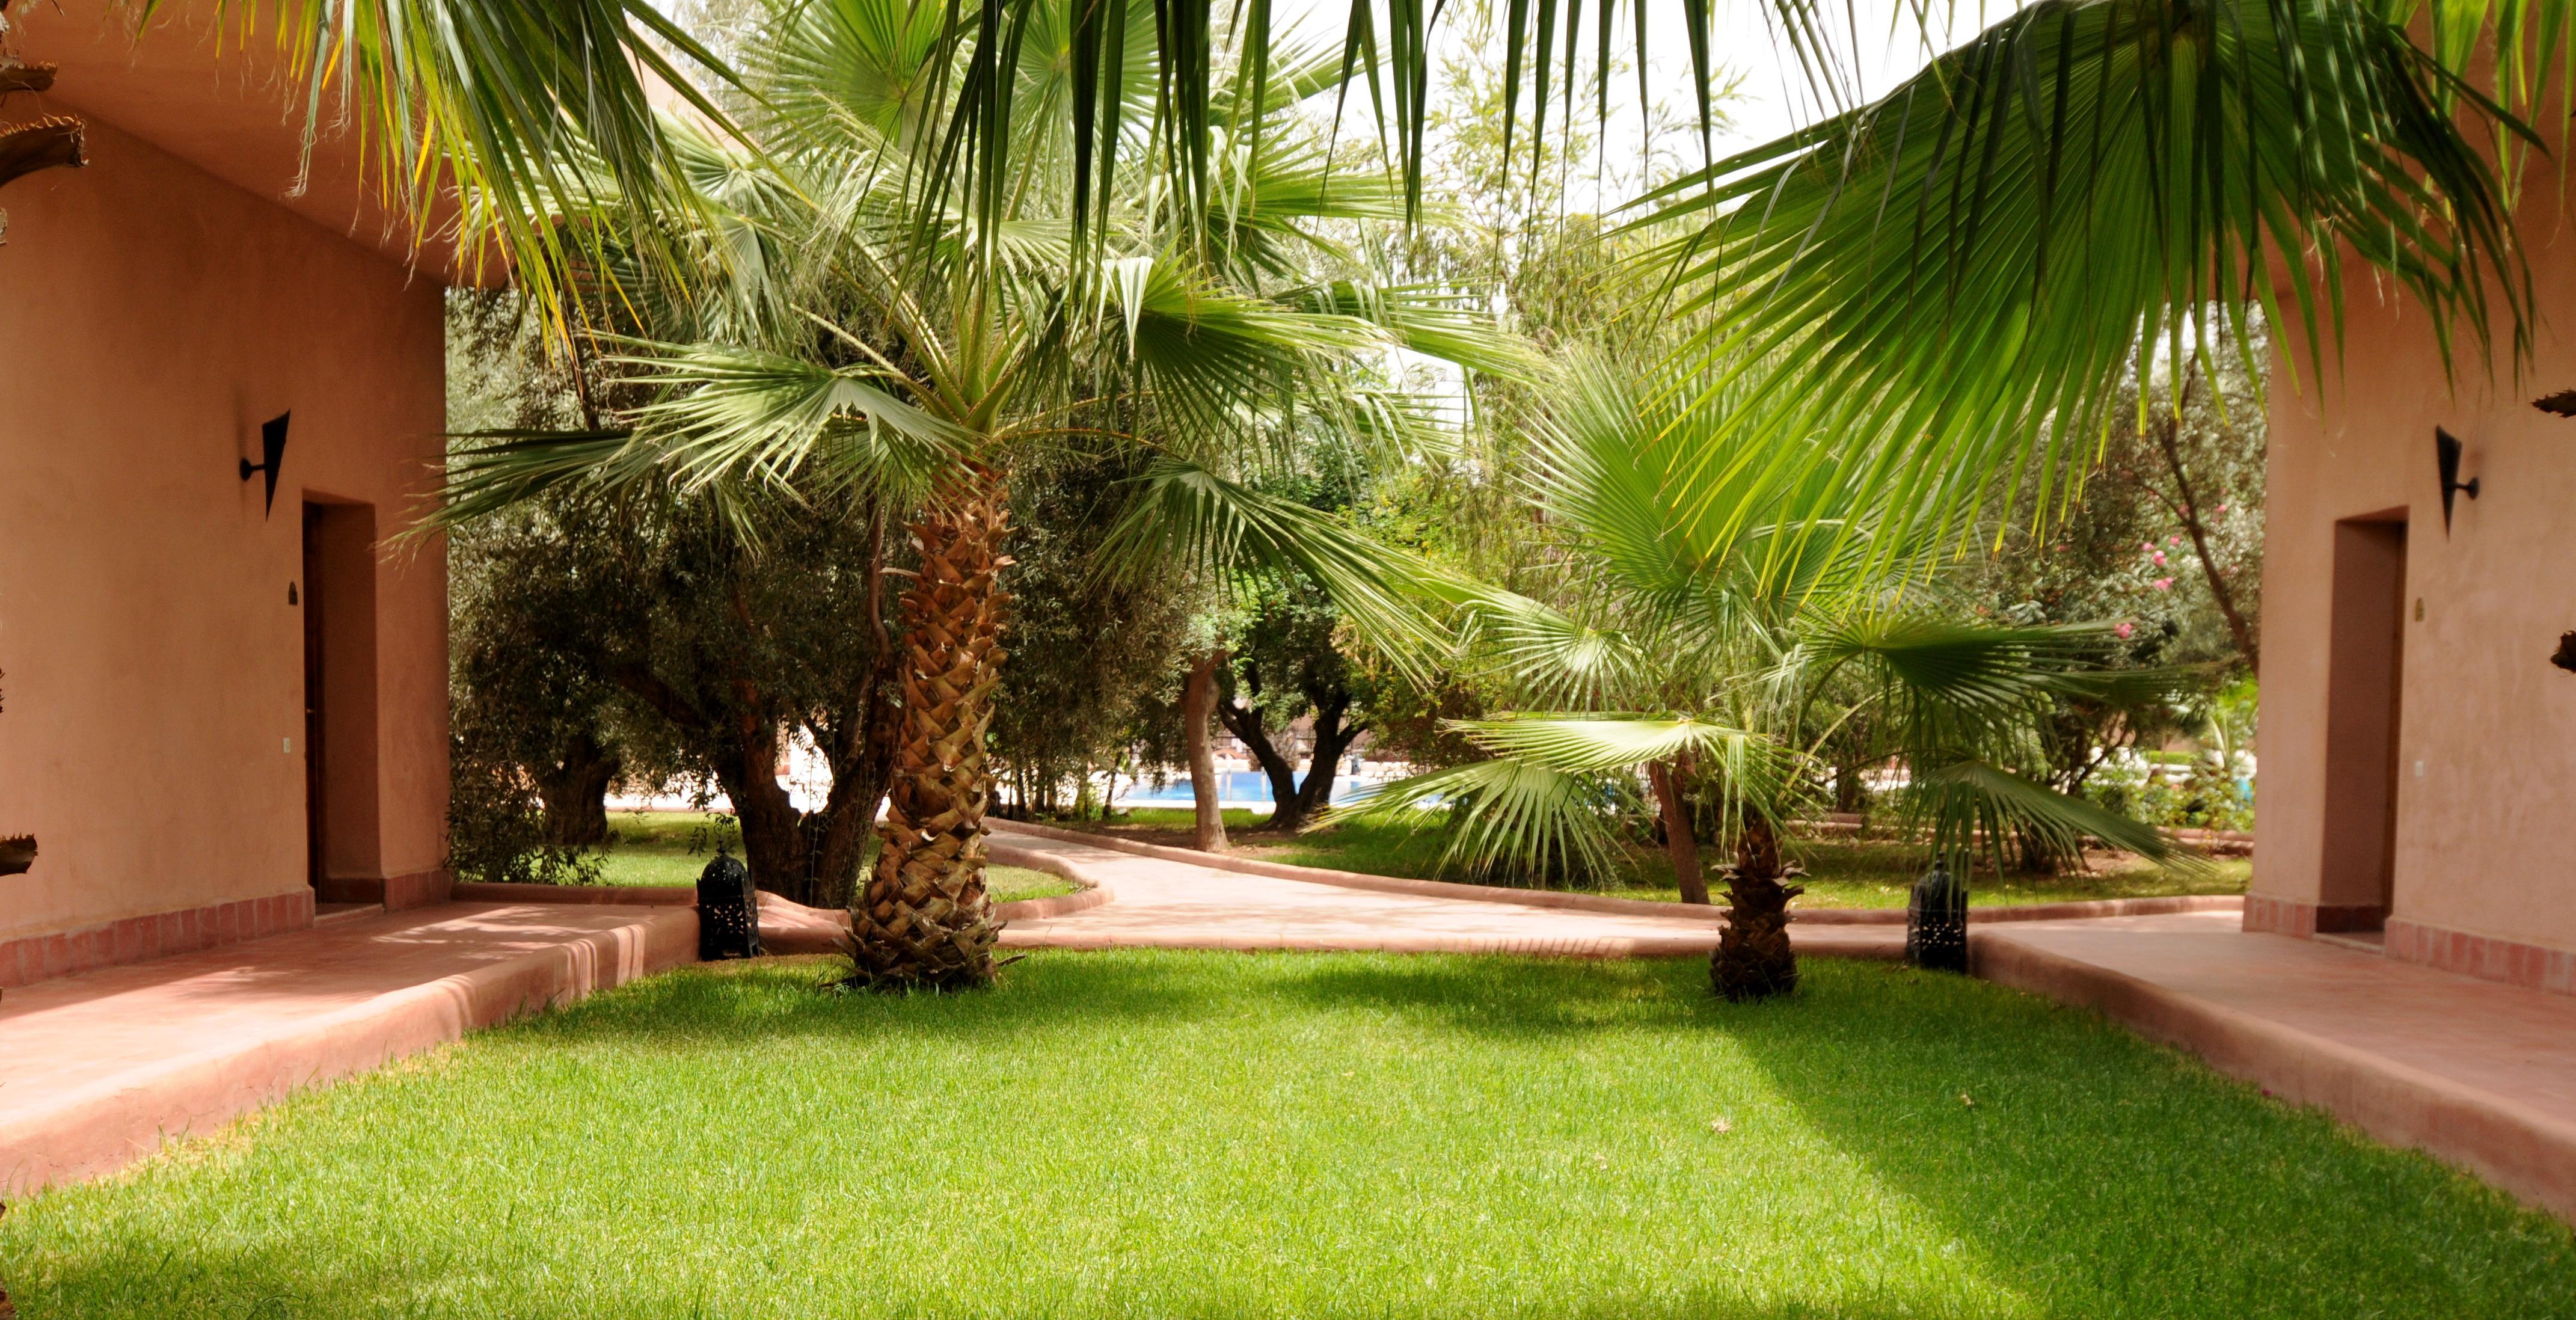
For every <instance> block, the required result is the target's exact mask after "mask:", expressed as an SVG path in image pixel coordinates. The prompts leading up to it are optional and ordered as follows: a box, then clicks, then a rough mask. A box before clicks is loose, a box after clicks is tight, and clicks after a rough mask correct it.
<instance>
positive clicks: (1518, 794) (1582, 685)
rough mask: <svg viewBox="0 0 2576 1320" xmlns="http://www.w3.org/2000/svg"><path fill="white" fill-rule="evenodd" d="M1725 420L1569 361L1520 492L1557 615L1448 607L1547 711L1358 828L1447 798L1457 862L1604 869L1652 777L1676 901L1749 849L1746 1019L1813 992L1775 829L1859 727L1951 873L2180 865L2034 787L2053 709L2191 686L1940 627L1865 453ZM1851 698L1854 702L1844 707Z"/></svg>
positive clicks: (1743, 922) (1705, 396)
mask: <svg viewBox="0 0 2576 1320" xmlns="http://www.w3.org/2000/svg"><path fill="white" fill-rule="evenodd" d="M1730 402H1731V401H1730V400H1729V399H1727V397H1726V396H1725V394H1724V393H1723V392H1722V391H1706V390H1699V389H1693V388H1687V387H1677V386H1676V385H1674V384H1673V383H1671V382H1661V383H1659V384H1656V385H1654V386H1652V387H1645V386H1640V385H1637V384H1634V383H1632V382H1631V381H1630V380H1629V379H1627V378H1626V377H1623V376H1622V375H1621V374H1619V373H1618V372H1617V371H1615V370H1614V369H1612V368H1611V367H1609V366H1607V365H1605V364H1603V363H1600V362H1598V361H1590V362H1583V363H1579V364H1578V365H1577V366H1576V368H1575V369H1574V370H1573V371H1572V372H1571V373H1570V379H1569V382H1568V384H1567V386H1566V388H1565V390H1564V392H1563V397H1562V398H1561V399H1560V401H1559V402H1558V405H1557V406H1556V408H1555V409H1554V410H1553V412H1552V415H1551V416H1550V418H1549V419H1548V421H1547V423H1546V424H1545V425H1543V426H1542V427H1541V428H1540V431H1539V434H1538V436H1537V437H1536V444H1537V449H1538V454H1537V460H1538V461H1537V475H1536V476H1535V477H1534V478H1533V479H1532V481H1531V489H1530V490H1529V492H1528V499H1529V501H1530V503H1531V505H1532V506H1533V508H1532V513H1533V515H1534V517H1535V519H1536V520H1537V521H1538V522H1539V523H1540V524H1541V525H1542V526H1544V527H1546V528H1549V529H1550V530H1551V532H1552V533H1553V535H1554V537H1555V538H1556V540H1555V545H1554V547H1553V548H1554V549H1555V550H1556V552H1557V554H1556V560H1557V562H1558V564H1559V565H1560V568H1559V573H1560V577H1559V580H1558V581H1557V582H1556V583H1555V584H1554V587H1553V589H1552V590H1550V591H1547V592H1545V593H1543V594H1544V595H1546V596H1547V599H1546V600H1540V599H1534V598H1532V597H1530V596H1525V595H1518V594H1513V593H1507V592H1503V591H1499V590H1493V589H1482V588H1474V587H1464V588H1459V589H1457V590H1456V591H1455V597H1456V599H1457V600H1458V601H1459V604H1460V607H1461V609H1462V611H1463V613H1464V614H1465V615H1466V617H1467V620H1468V623H1469V631H1470V634H1471V635H1472V636H1473V637H1474V638H1475V642H1474V644H1473V645H1474V650H1475V652H1476V654H1478V655H1479V656H1480V657H1481V658H1482V660H1483V661H1484V662H1485V663H1488V664H1490V665H1492V666H1494V667H1495V668H1496V669H1497V670H1499V671H1500V672H1501V673H1503V674H1504V675H1506V676H1508V678H1509V680H1510V681H1511V683H1512V685H1513V686H1514V687H1515V688H1516V689H1517V690H1518V692H1519V694H1520V696H1521V697H1522V698H1523V699H1525V700H1527V701H1528V702H1530V703H1531V704H1532V705H1533V706H1535V707H1537V708H1539V709H1541V710H1544V711H1547V712H1549V713H1545V714H1521V715H1513V716H1506V717H1503V718H1497V719H1486V720H1472V721H1463V722H1461V723H1459V724H1458V725H1457V726H1456V727H1458V728H1460V729H1461V730H1462V731H1463V732H1465V733H1466V734H1467V736H1468V737H1469V738H1470V739H1472V740H1473V741H1474V742H1476V743H1477V744H1478V745H1480V746H1481V747H1483V748H1484V749H1485V750H1486V751H1488V752H1490V753H1492V754H1493V756H1494V759H1493V760H1490V761H1484V762H1475V763H1470V764H1467V765H1464V766H1459V767H1455V768H1452V769H1448V770H1442V771H1437V772H1434V773H1431V774H1428V775H1423V776H1419V777H1416V778H1414V779H1410V780H1406V781H1403V782H1402V783H1399V784H1396V785H1392V786H1390V787H1388V788H1387V789H1386V790H1384V791H1383V792H1381V793H1380V794H1379V795H1378V796H1376V797H1375V798H1372V799H1370V800H1369V801H1368V802H1367V803H1366V804H1365V805H1364V806H1362V807H1360V808H1358V810H1359V811H1361V812H1364V813H1366V814H1369V815H1371V816H1375V817H1378V818H1382V819H1398V820H1419V816H1418V813H1417V808H1418V807H1420V806H1421V805H1422V804H1425V803H1428V802H1432V801H1439V802H1443V803H1446V804H1448V805H1449V808H1450V813H1451V814H1450V822H1449V824H1450V829H1451V837H1450V842H1449V845H1448V849H1447V852H1446V853H1445V854H1444V858H1443V861H1444V863H1447V864H1453V865H1463V866H1465V867H1467V868H1469V869H1474V870H1484V871H1488V872H1492V871H1496V870H1504V871H1509V870H1520V871H1537V872H1540V873H1557V874H1564V873H1568V872H1571V873H1575V874H1581V873H1583V872H1587V871H1591V872H1597V871H1599V870H1601V869H1603V868H1605V867H1606V866H1607V865H1608V863H1609V860H1610V858H1611V855H1612V850H1613V848H1614V846H1615V843H1614V838H1613V830H1614V827H1615V815H1616V812H1615V811H1614V810H1613V808H1614V806H1615V804H1616V803H1617V802H1618V800H1619V799H1621V798H1622V797H1634V796H1635V793H1636V779H1637V777H1638V774H1639V772H1640V771H1642V772H1643V776H1644V778H1645V780H1646V782H1647V784H1648V786H1649V789H1650V792H1651V798H1652V808H1651V809H1652V811H1653V812H1654V814H1655V816H1656V819H1657V823H1658V824H1659V826H1660V828H1661V830H1662V833H1663V835H1664V838H1665V841H1666V846H1667V848H1668V850H1669V853H1670V856H1671V858H1672V862H1673V871H1674V878H1675V881H1676V883H1677V885H1678V887H1679V888H1680V890H1681V894H1682V898H1683V901H1685V902H1692V903H1705V902H1707V901H1709V896H1708V889H1707V885H1706V882H1705V881H1704V880H1703V878H1702V876H1701V874H1700V869H1699V860H1698V841H1699V840H1698V826H1697V821H1698V820H1699V819H1701V818H1703V817H1707V818H1712V819H1713V820H1714V822H1715V824H1716V829H1717V832H1718V842H1720V843H1721V844H1723V845H1724V846H1725V847H1726V848H1727V849H1728V850H1729V851H1730V852H1731V853H1732V855H1733V861H1732V862H1731V864H1729V865H1727V866H1725V867H1723V868H1721V871H1720V875H1721V877H1722V878H1723V880H1724V882H1725V884H1726V898H1727V901H1728V914H1727V917H1728V920H1727V926H1726V930H1725V932H1724V934H1723V936H1722V937H1721V941H1722V942H1721V945H1720V947H1719V949H1718V950H1717V952H1716V953H1715V954H1714V955H1713V959H1712V964H1711V973H1712V976H1713V978H1714V980H1715V983H1716V985H1717V987H1718V989H1719V990H1721V991H1722V992H1724V993H1725V994H1726V995H1728V996H1729V997H1730V998H1758V997H1760V996H1763V995H1767V994H1773V993H1779V992H1782V991H1786V990H1788V989H1791V988H1794V986H1795V985H1796V981H1797V967H1796V962H1795V959H1794V958H1793V957H1792V956H1791V953H1790V950H1789V944H1788V934H1787V929H1786V927H1787V922H1788V904H1789V901H1790V900H1791V899H1793V898H1795V897H1796V896H1797V894H1798V893H1799V892H1800V890H1799V888H1798V886H1797V885H1796V884H1795V883H1794V881H1795V878H1796V876H1797V874H1798V872H1797V868H1796V867H1795V866H1794V865H1790V864H1788V863H1786V862H1785V861H1784V859H1783V857H1782V854H1781V844H1780V830H1779V826H1780V824H1781V823H1782V822H1783V821H1785V820H1787V819H1789V818H1790V817H1791V816H1792V815H1794V814H1796V813H1799V812H1802V811H1804V810H1806V809H1808V808H1809V807H1811V806H1812V805H1814V799H1815V789H1816V784H1817V779H1818V771H1819V770H1820V768H1821V762H1820V760H1819V759H1818V757H1817V755H1816V752H1817V750H1818V747H1819V745H1820V744H1821V743H1822V742H1823V740H1824V739H1825V738H1826V737H1827V736H1829V735H1830V733H1831V732H1832V730H1833V729H1834V728H1835V727H1836V726H1838V725H1839V724H1841V722H1843V721H1845V720H1847V719H1850V718H1851V717H1852V715H1853V713H1854V712H1855V711H1858V712H1861V713H1864V714H1866V716H1867V717H1868V718H1869V720H1870V723H1871V724H1872V726H1873V727H1874V728H1875V729H1876V730H1877V734H1876V736H1877V738H1878V739H1879V740H1880V742H1879V745H1878V747H1877V752H1878V754H1879V755H1880V756H1895V757H1901V758H1902V759H1903V761H1904V763H1905V765H1906V766H1907V767H1908V768H1909V770H1910V772H1911V775H1912V781H1913V782H1912V787H1911V789H1910V790H1909V791H1908V792H1907V794H1906V796H1905V803H1906V807H1907V813H1908V819H1909V822H1910V823H1911V824H1913V825H1915V826H1917V827H1919V828H1922V829H1924V830H1926V831H1927V832H1928V840H1929V846H1930V847H1931V848H1932V849H1933V850H1934V851H1935V852H1936V853H1938V854H1941V855H1947V856H1956V855H1957V854H1958V853H1959V852H1960V851H1962V850H1964V849H1966V848H1968V847H1969V846H1971V845H1972V843H1973V842H1974V841H1975V840H1977V839H1978V838H1980V837H1982V838H1983V839H1984V840H1986V841H1988V842H1989V844H1991V843H1992V842H1993V841H1995V840H1999V839H2001V838H2003V837H2005V836H2006V835H2007V834H2017V835H2019V836H2023V837H2038V838H2041V839H2044V840H2047V841H2049V842H2050V843H2052V844H2053V845H2054V846H2056V847H2059V848H2061V849H2064V850H2066V851H2070V852H2071V851H2073V850H2074V849H2075V848H2076V847H2078V846H2079V845H2080V843H2081V840H2082V839H2083V837H2084V836H2086V835H2093V836H2096V837H2100V838H2103V839H2106V840H2108V841H2110V842H2112V843H2114V844H2116V845H2118V846H2122V847H2128V848H2134V849H2137V850H2139V851H2141V852H2145V853H2148V854H2150V855H2153V856H2158V857H2162V856H2164V855H2165V853H2166V848H2165V845H2164V843H2163V842H2162V840H2161V839H2160V837H2159V836H2158V835H2157V834H2156V832H2155V831H2154V830H2153V829H2150V828H2148V827H2145V826H2141V825H2138V824H2136V823H2135V822H2132V821H2129V820H2127V819H2125V818H2122V817H2119V816H2116V815H2113V814H2112V813H2110V812H2107V811H2105V810H2103V809H2101V808H2099V807H2097V806H2094V805H2093V804H2091V803H2088V802H2084V801H2081V800H2078V799H2074V798H2070V797H2066V796H2064V795H2062V794H2059V793H2056V792H2054V791H2053V790H2051V789H2049V788H2047V787H2045V786H2043V785H2042V784H2039V783H2036V782H2034V781H2032V780H2031V779H2029V778H2027V777H2025V776H2024V775H2023V774H2022V773H2021V769H2022V768H2023V767H2026V766H2029V765H2032V764H2036V763H2037V762H2036V760H2035V758H2036V757H2037V754H2038V749H2037V742H2036V740H2037V727H2038V721H2039V719H2040V717H2041V716H2042V715H2043V714H2044V713H2045V711H2046V709H2047V699H2048V698H2050V697H2051V696H2054V695H2061V694H2067V693H2087V694H2091V693H2098V692H2100V691H2102V690H2104V689H2106V688H2108V687H2111V686H2114V685H2118V686H2123V687H2130V688H2136V687H2144V686H2155V685H2162V686H2166V687H2170V686H2172V685H2173V684H2174V683H2175V682H2176V681H2177V678H2178V677H2179V676H2178V675H2175V674H2172V673H2143V672H2139V671H2128V672H2124V673H2119V674H2111V673H2106V672H2102V671H2100V670H2099V669H2097V668H2096V667H2095V666H2094V665H2093V664H2091V663H2090V662H2089V661H2088V654H2089V653H2090V652H2092V651H2095V650H2098V649H2099V648H2098V645H2096V641H2097V638H2098V636H2099V634H2098V632H2097V631H2096V630H2092V629H2085V628H2065V627H2050V628H2011V627H1993V626H1983V625H1976V624H1971V623H1963V622H1960V621H1958V620H1957V619H1956V618H1955V617H1954V615H1953V613H1952V612H1949V611H1945V610H1943V609H1942V608H1941V607H1940V606H1941V602H1940V600H1939V584H1938V582H1937V580H1936V579H1935V577H1934V575H1933V574H1932V572H1931V570H1932V568H1933V567H1934V565H1935V563H1936V562H1937V559H1938V556H1935V555H1931V554H1928V553H1927V552H1926V547H1928V546H1930V545H1932V544H1935V543H1934V542H1932V541H1929V540H1927V539H1922V538H1918V539H1916V540H1915V541H1914V542H1913V543H1912V544H1898V545H1879V544H1876V543H1875V542H1876V541H1877V539H1878V538H1879V537H1880V536H1882V535H1889V534H1893V535H1899V536H1901V535H1903V534H1904V532H1903V530H1902V528H1903V522H1904V520H1902V519H1898V518H1892V517H1889V516H1887V515H1886V514H1885V513H1884V512H1883V511H1882V509H1881V507H1880V504H1879V502H1878V496H1877V492H1876V491H1874V490H1873V488H1872V487H1871V486H1870V485H1869V484H1868V482H1867V481H1866V480H1864V479H1863V478H1865V477H1866V475H1867V473H1868V468H1869V464H1870V463H1871V462H1872V461H1873V460H1874V452H1873V449H1872V447H1871V446H1868V445H1865V444H1844V445H1826V444H1810V445H1806V446H1802V447H1801V448H1802V449H1804V450H1805V451H1807V452H1797V453H1783V452H1780V450H1779V447H1778V446H1774V445H1772V444H1771V443H1770V442H1769V441H1768V440H1767V439H1765V438H1764V437H1761V436H1759V435H1758V434H1755V433H1751V432H1747V431H1743V430H1737V429H1732V428H1730V427H1729V426H1728V425H1727V423H1728V422H1729V421H1730V419H1731V417H1732V416H1733V413H1732V410H1731V408H1730V406H1729V405H1730ZM1772 466H1777V467H1781V468H1786V469H1789V470H1792V471H1794V472H1796V473H1797V474H1799V480H1797V481H1796V482H1795V483H1792V484H1783V483H1782V482H1780V481H1778V480H1777V479H1776V478H1775V477H1774V476H1773V475H1772V474H1771V473H1769V472H1767V471H1766V468H1768V467H1772ZM1891 528H1893V529H1895V530H1893V531H1892V532H1891V530H1890V529H1891ZM1853 691H1856V692H1857V694H1858V701H1857V702H1856V703H1853V704H1851V705H1845V704H1844V703H1843V702H1842V701H1841V700H1839V699H1838V698H1839V697H1840V696H1841V694H1844V693H1848V692H1853Z"/></svg>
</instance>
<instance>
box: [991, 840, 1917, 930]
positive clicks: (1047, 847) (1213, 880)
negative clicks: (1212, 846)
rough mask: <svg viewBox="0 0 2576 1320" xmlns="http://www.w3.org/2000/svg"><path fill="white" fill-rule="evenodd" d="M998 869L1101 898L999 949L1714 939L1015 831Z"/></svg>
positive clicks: (1587, 915) (1661, 923)
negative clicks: (1105, 894)
mask: <svg viewBox="0 0 2576 1320" xmlns="http://www.w3.org/2000/svg"><path fill="white" fill-rule="evenodd" d="M991 847H992V850H993V859H994V860H995V861H998V862H1004V863H1007V864H1010V865H1018V866H1032V865H1033V866H1038V867H1040V868H1041V869H1045V870H1058V869H1063V870H1069V871H1071V872H1073V873H1074V874H1076V875H1078V876H1080V877H1082V878H1084V879H1089V880H1095V881H1098V882H1101V883H1105V884H1106V885H1108V886H1109V887H1110V888H1111V889H1112V890H1113V891H1115V893H1116V897H1115V898H1114V899H1113V900H1112V901H1111V902H1109V903H1108V904H1106V905H1104V906H1101V907H1096V908H1093V909H1091V910H1089V911H1087V912H1078V913H1074V914H1072V915H1070V916H1062V917H1052V918H1047V919H1043V920H1037V921H1014V922H1012V923H1011V924H1010V926H1009V927H1008V928H1007V929H1005V930H1004V931H1003V932H1002V942H1003V943H1004V944H1008V945H1015V946H1020V947H1043V948H1057V949H1113V948H1121V947H1130V946H1155V947H1161V948H1177V949H1380V950H1386V951H1389V952H1398V953H1526V954H1550V955H1556V956H1560V957H1577V958H1651V957H1679V956H1689V955H1706V954H1707V953H1708V951H1709V950H1711V949H1714V948H1716V947H1717V936H1718V930H1719V926H1718V924H1717V923H1716V922H1713V921H1711V920H1709V919H1708V918H1707V917H1706V916H1688V917H1682V916H1674V917H1664V916H1648V915H1638V914H1632V913H1625V912H1585V911H1576V910H1570V909H1564V908H1542V907H1524V906H1521V905H1519V904H1516V903H1500V902H1489V901H1477V900H1473V899H1461V898H1447V897H1431V896H1424V895H1416V894H1389V893H1372V892H1368V891H1364V890H1357V889H1348V888H1344V887H1341V886H1338V885H1326V884H1318V883H1315V882H1313V881H1307V880H1287V879H1280V878H1277V877H1273V876H1266V875H1245V874H1242V873H1240V872H1235V871H1225V870H1219V869H1217V868H1215V867H1210V866H1199V865H1195V864H1192V863H1189V862H1179V861H1169V860H1165V859H1162V858H1155V857H1138V856H1134V855H1132V854H1129V853H1124V852H1118V851H1114V850H1112V849H1108V848H1101V847H1096V846H1094V845H1091V844H1086V843H1074V842H1070V841H1066V840H1061V839H1051V838H1043V837H1040V836H1037V835H1034V834H1027V833H1022V832H1019V831H1009V832H996V833H995V834H994V835H993V836H992V839H991ZM1790 939H1791V942H1792V943H1793V944H1794V945H1795V946H1796V947H1797V949H1798V951H1799V952H1801V953H1806V954H1815V955H1821V956H1825V957H1844V958H1893V957H1895V956H1897V954H1898V953H1899V952H1900V951H1901V950H1902V949H1903V948H1904V945H1905V931H1904V928H1903V927H1901V926H1818V927H1810V928H1795V927H1793V928H1792V930H1791V934H1790Z"/></svg>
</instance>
